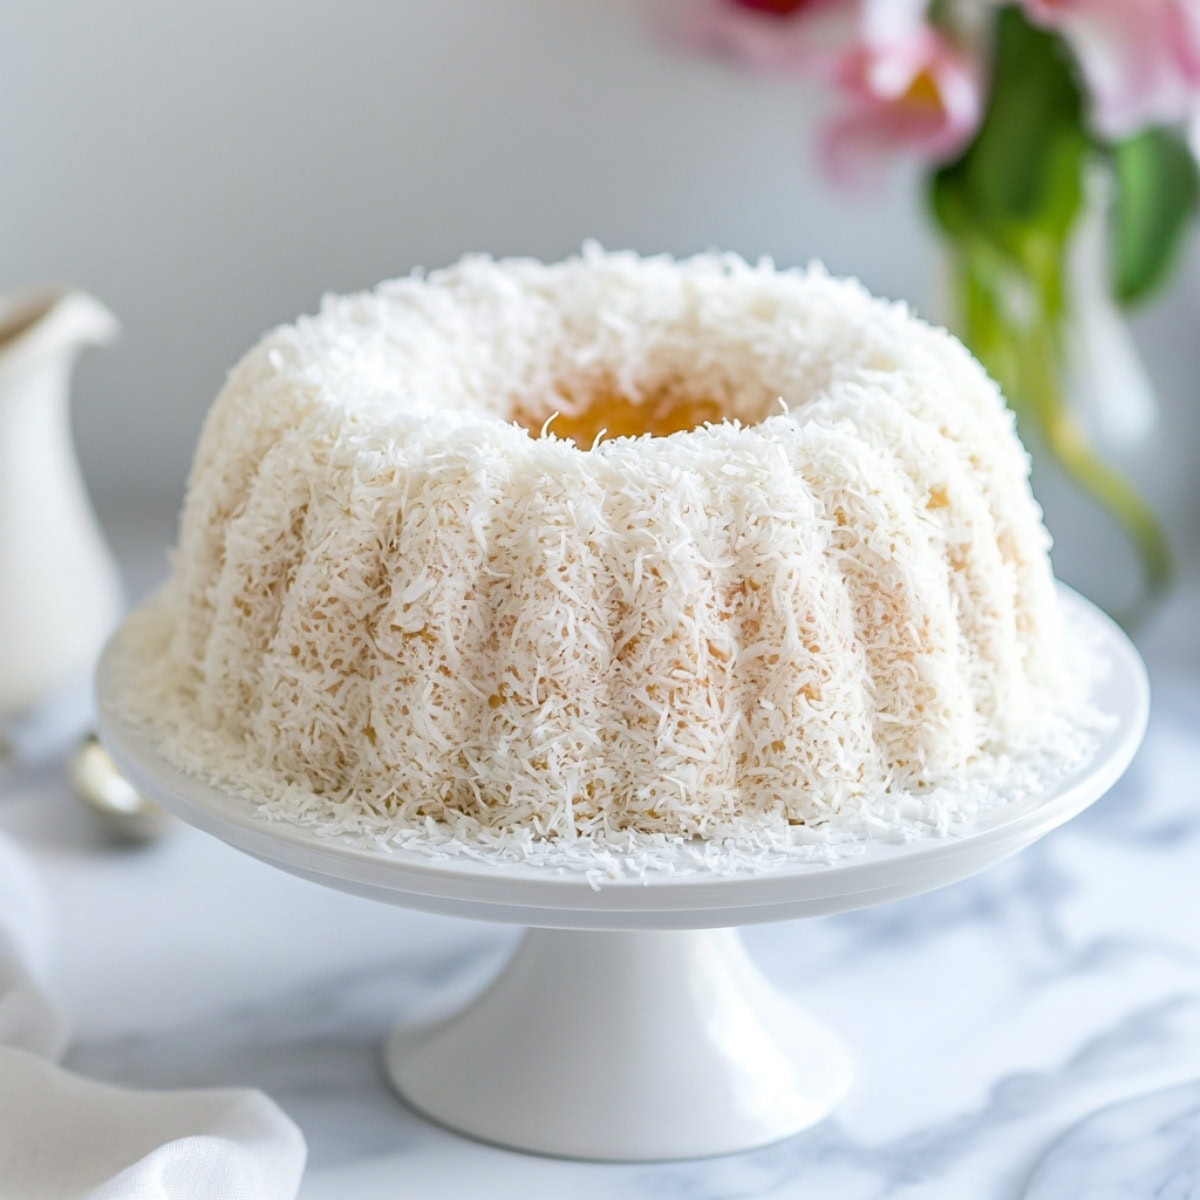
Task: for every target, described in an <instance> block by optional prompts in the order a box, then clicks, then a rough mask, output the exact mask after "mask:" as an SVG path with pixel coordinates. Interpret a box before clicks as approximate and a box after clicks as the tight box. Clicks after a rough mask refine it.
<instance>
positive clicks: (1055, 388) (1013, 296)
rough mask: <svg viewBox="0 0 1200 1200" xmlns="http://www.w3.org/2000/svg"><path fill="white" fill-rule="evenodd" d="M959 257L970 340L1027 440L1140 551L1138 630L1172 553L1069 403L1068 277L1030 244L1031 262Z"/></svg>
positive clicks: (974, 253) (997, 253) (976, 254)
mask: <svg viewBox="0 0 1200 1200" xmlns="http://www.w3.org/2000/svg"><path fill="white" fill-rule="evenodd" d="M950 249H951V252H952V255H953V261H954V268H955V271H954V277H955V286H956V290H957V302H958V303H957V307H958V311H959V313H960V314H961V318H962V322H963V329H962V332H963V336H964V339H965V341H966V342H967V344H968V345H969V346H970V347H971V349H972V350H973V351H974V352H975V354H976V355H977V356H978V357H979V359H980V361H981V362H982V363H983V364H984V366H985V367H986V368H987V369H988V370H989V371H990V372H991V374H992V376H993V377H994V378H995V379H996V381H997V382H998V383H999V384H1000V386H1001V388H1002V390H1003V391H1004V392H1005V394H1006V396H1007V397H1008V400H1009V403H1010V404H1011V405H1012V407H1013V410H1014V411H1015V412H1016V414H1017V419H1018V422H1019V424H1020V425H1021V426H1022V428H1023V429H1024V431H1025V432H1026V435H1027V436H1028V435H1030V434H1032V435H1033V437H1035V438H1036V439H1037V440H1038V441H1039V442H1040V443H1041V444H1042V445H1044V446H1045V448H1046V449H1047V450H1048V451H1049V453H1050V456H1051V457H1052V458H1053V459H1054V460H1055V462H1057V463H1058V465H1059V466H1060V467H1061V468H1062V470H1063V471H1064V472H1065V473H1066V475H1067V476H1068V478H1070V479H1071V480H1072V481H1073V482H1074V483H1075V485H1076V486H1077V487H1079V488H1080V489H1081V490H1082V491H1083V492H1085V493H1086V494H1087V495H1089V496H1091V497H1092V498H1093V499H1094V500H1095V501H1096V502H1097V503H1099V504H1100V505H1101V506H1102V507H1103V508H1104V509H1105V510H1106V511H1107V512H1108V513H1109V514H1110V515H1111V516H1112V518H1113V519H1114V520H1115V521H1116V522H1117V524H1118V525H1119V526H1120V527H1121V529H1122V530H1123V531H1124V532H1125V534H1126V536H1127V537H1128V538H1129V540H1130V543H1131V544H1132V545H1133V547H1134V549H1135V551H1136V552H1137V555H1138V560H1139V563H1140V565H1141V569H1142V575H1143V582H1144V586H1143V588H1142V593H1141V596H1140V597H1139V601H1138V603H1137V604H1135V606H1134V608H1133V610H1132V611H1131V612H1130V613H1128V614H1126V615H1125V622H1126V623H1134V622H1135V621H1136V619H1137V617H1138V616H1140V614H1141V613H1142V612H1143V611H1144V609H1145V607H1146V606H1147V604H1148V603H1149V602H1150V601H1151V600H1153V599H1154V598H1155V597H1157V596H1158V595H1159V594H1160V593H1161V592H1162V591H1163V590H1164V588H1165V587H1166V586H1167V584H1168V583H1169V582H1170V579H1171V575H1172V563H1171V554H1170V550H1169V548H1168V545H1167V540H1166V536H1165V534H1164V532H1163V529H1162V526H1161V524H1160V523H1159V520H1158V517H1157V516H1156V515H1155V513H1154V510H1153V509H1152V508H1151V507H1150V506H1149V505H1148V504H1147V503H1146V502H1145V501H1144V500H1143V499H1142V497H1141V496H1140V495H1139V494H1138V492H1137V490H1136V489H1135V488H1134V487H1133V485H1132V484H1131V483H1130V482H1129V480H1128V479H1127V478H1126V477H1125V476H1124V475H1123V474H1122V473H1121V472H1120V471H1118V470H1117V469H1116V468H1115V467H1112V466H1110V465H1108V464H1107V463H1105V462H1103V461H1102V460H1101V459H1100V458H1099V457H1097V455H1096V454H1095V453H1094V451H1093V450H1092V448H1091V446H1090V445H1089V444H1088V441H1087V438H1086V436H1085V435H1084V432H1083V429H1082V427H1081V426H1080V424H1079V422H1078V421H1077V420H1076V418H1075V416H1074V415H1073V414H1072V412H1071V410H1070V409H1069V407H1068V406H1067V403H1066V401H1065V399H1064V397H1063V391H1062V385H1061V380H1062V374H1063V369H1064V367H1063V361H1062V352H1061V339H1060V336H1059V331H1060V328H1061V323H1062V320H1063V318H1064V305H1063V296H1062V290H1061V286H1060V279H1061V276H1060V275H1059V273H1058V271H1057V270H1056V269H1055V268H1054V266H1053V263H1052V260H1051V258H1049V257H1046V256H1044V255H1043V254H1041V253H1040V248H1039V247H1038V246H1036V245H1034V244H1032V243H1030V242H1028V241H1025V242H1024V243H1023V253H1022V258H1023V259H1024V262H1023V263H1017V262H1015V261H1014V260H1013V259H1012V258H1010V257H1009V256H1008V255H1007V254H1005V253H1004V252H1003V251H1001V250H999V249H998V248H997V247H996V246H994V245H992V244H991V243H989V242H987V241H984V240H981V239H976V238H966V239H958V240H952V241H951V245H950Z"/></svg>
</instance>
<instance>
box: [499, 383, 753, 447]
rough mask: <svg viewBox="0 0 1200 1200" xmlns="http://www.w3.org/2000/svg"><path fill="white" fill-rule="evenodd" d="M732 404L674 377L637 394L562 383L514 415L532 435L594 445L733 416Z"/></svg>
mask: <svg viewBox="0 0 1200 1200" xmlns="http://www.w3.org/2000/svg"><path fill="white" fill-rule="evenodd" d="M730 415H731V414H730V413H729V411H728V407H727V405H725V404H724V403H722V402H721V401H720V400H716V399H714V398H713V397H711V396H706V395H702V394H697V392H696V391H695V390H694V389H691V388H689V387H688V386H687V384H686V382H684V381H677V380H671V381H668V382H666V383H661V384H658V385H656V386H654V387H650V388H647V389H645V390H643V391H638V392H634V393H633V394H632V395H630V394H627V392H626V391H625V390H623V389H621V388H620V387H619V386H618V385H617V384H616V383H614V382H611V381H603V382H600V383H597V384H592V385H585V386H568V385H566V384H559V385H557V386H556V387H555V388H554V389H553V391H552V393H551V395H550V396H549V397H546V398H545V399H543V400H541V401H540V402H539V403H534V404H529V403H527V402H518V403H516V404H515V405H514V407H513V417H512V419H513V420H514V421H515V422H516V423H517V424H518V425H520V426H521V428H523V429H524V430H525V431H526V432H527V433H528V434H529V435H530V436H531V437H535V438H537V437H542V436H543V434H553V435H554V436H555V437H559V438H563V439H565V440H569V441H572V442H574V443H575V445H577V446H579V447H580V449H583V450H590V449H591V447H592V446H593V445H594V444H595V442H596V439H597V438H599V437H601V436H603V437H604V438H618V437H639V436H642V435H644V434H649V435H650V436H651V437H667V436H668V435H669V434H672V433H679V432H680V431H682V430H685V429H695V428H697V427H698V426H700V425H704V424H707V423H710V422H711V423H714V424H715V423H716V422H719V421H725V420H728V419H729V418H730Z"/></svg>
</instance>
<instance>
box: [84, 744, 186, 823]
mask: <svg viewBox="0 0 1200 1200" xmlns="http://www.w3.org/2000/svg"><path fill="white" fill-rule="evenodd" d="M67 777H68V778H69V779H70V781H71V786H72V787H73V788H74V789H75V792H76V794H77V795H78V796H79V798H80V799H81V800H82V801H83V803H84V805H85V806H86V808H87V810H88V812H90V813H91V814H92V816H93V817H95V818H96V820H97V821H98V822H99V824H100V825H102V826H103V827H104V829H105V830H106V831H107V832H108V833H111V834H113V835H115V836H116V837H119V838H122V839H124V840H126V841H131V842H148V841H152V840H153V839H154V838H157V837H159V836H161V835H162V834H164V833H166V831H167V829H169V828H170V825H171V816H170V814H169V813H167V812H165V811H164V810H163V809H161V808H159V806H158V805H157V804H155V803H154V801H153V800H148V799H147V798H146V797H145V796H143V795H142V794H141V792H139V791H138V790H137V788H135V787H134V786H133V784H131V783H130V782H129V780H128V779H126V778H125V776H124V775H122V774H121V772H120V771H118V770H117V766H116V764H115V763H114V762H113V760H112V759H111V758H110V757H109V754H108V751H107V750H105V748H104V747H103V746H102V745H101V744H100V739H99V738H97V737H96V735H95V734H94V733H89V734H88V735H87V736H86V737H84V738H83V739H82V740H81V741H80V743H79V745H78V746H76V747H75V750H74V753H72V755H71V758H70V760H69V762H68V763H67Z"/></svg>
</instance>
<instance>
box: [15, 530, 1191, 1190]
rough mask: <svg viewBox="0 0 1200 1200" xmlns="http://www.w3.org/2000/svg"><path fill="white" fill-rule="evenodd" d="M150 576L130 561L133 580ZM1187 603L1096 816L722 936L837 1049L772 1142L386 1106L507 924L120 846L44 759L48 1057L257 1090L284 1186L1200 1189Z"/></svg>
mask: <svg viewBox="0 0 1200 1200" xmlns="http://www.w3.org/2000/svg"><path fill="white" fill-rule="evenodd" d="M129 553H130V552H129V548H128V547H126V555H127V562H128V561H129V558H128V555H129ZM146 561H148V560H147V558H146V555H145V547H142V548H141V557H140V558H138V559H137V560H136V563H135V572H134V573H135V575H137V572H138V570H140V571H141V572H142V577H143V578H144V577H145V575H146V571H147V568H146V566H145V563H146ZM153 561H158V554H157V551H156V552H155V554H154V556H153ZM137 564H141V565H140V566H137ZM1198 595H1200V592H1198V589H1197V588H1196V587H1192V588H1191V589H1190V590H1189V589H1185V590H1184V591H1182V592H1180V593H1179V594H1178V595H1177V597H1176V598H1175V600H1174V601H1173V603H1172V605H1170V606H1169V607H1168V610H1167V611H1166V612H1165V613H1164V614H1162V615H1161V616H1160V619H1159V621H1158V623H1157V626H1156V627H1155V628H1154V629H1152V630H1151V631H1150V632H1149V634H1148V635H1147V638H1146V639H1145V644H1144V649H1145V651H1146V654H1147V658H1148V660H1149V662H1150V665H1151V675H1152V679H1153V683H1154V687H1155V698H1154V709H1153V714H1152V717H1151V724H1150V729H1149V733H1148V736H1147V741H1146V744H1145V746H1144V747H1143V750H1142V752H1141V753H1140V755H1139V757H1138V758H1137V760H1136V761H1135V763H1134V765H1133V767H1132V768H1131V770H1130V772H1129V774H1128V775H1127V776H1126V778H1125V779H1124V780H1123V781H1122V782H1121V784H1120V785H1119V786H1118V787H1117V788H1116V789H1115V790H1114V791H1113V792H1112V793H1111V794H1110V795H1109V796H1108V797H1106V798H1105V799H1104V800H1102V801H1100V802H1099V803H1098V804H1097V805H1096V806H1095V807H1094V808H1093V809H1091V810H1090V811H1088V812H1087V813H1085V814H1084V815H1083V816H1082V817H1080V818H1079V819H1077V820H1076V821H1074V822H1073V823H1072V824H1071V825H1069V826H1068V827H1067V828H1065V829H1062V830H1060V831H1058V832H1057V833H1054V834H1052V835H1051V836H1050V837H1048V838H1047V839H1045V841H1043V842H1041V843H1039V844H1037V845H1036V846H1034V847H1033V848H1031V849H1030V850H1028V851H1026V852H1025V853H1023V854H1021V855H1020V856H1018V857H1017V858H1015V859H1012V860H1010V861H1008V862H1006V863H1004V864H1003V865H1001V866H999V867H997V868H994V869H993V870H991V871H989V872H987V873H985V874H984V875H981V876H979V877H977V878H976V879H973V880H971V881H969V882H966V883H962V884H958V885H956V886H953V887H950V888H946V889H944V890H943V891H940V892H936V893H933V894H930V895H927V896H922V897H918V898H915V899H911V900H907V901H902V902H898V903H892V904H890V905H886V906H883V907H879V908H875V909H868V910H864V911H860V912H856V913H850V914H846V915H842V916H836V917H828V918H822V919H819V920H811V921H805V922H793V923H785V924H779V925H775V926H769V927H757V928H751V929H748V930H747V931H746V932H745V939H746V942H747V945H748V946H749V949H750V951H751V953H752V955H753V956H754V958H755V959H756V960H757V961H758V963H759V965H760V966H761V967H762V969H763V970H764V972H765V973H766V974H767V975H768V976H769V977H770V978H771V979H772V980H773V981H774V982H775V983H776V984H777V985H778V986H779V987H781V988H783V989H784V990H785V991H787V992H788V993H790V994H792V995H794V996H795V997H796V998H797V999H798V1000H799V1001H800V1002H801V1003H802V1004H803V1005H804V1006H805V1007H806V1008H807V1009H808V1010H809V1011H810V1012H812V1013H813V1014H814V1015H815V1016H817V1017H818V1018H820V1019H822V1020H823V1021H825V1022H826V1023H827V1024H828V1025H830V1026H831V1027H833V1028H834V1029H835V1030H837V1031H838V1032H839V1033H840V1034H841V1035H842V1036H843V1038H844V1039H845V1040H846V1042H847V1043H848V1044H849V1045H850V1046H851V1047H852V1048H853V1051H854V1054H855V1060H856V1062H855V1065H856V1078H855V1083H854V1087H853V1090H852V1092H851V1094H850V1096H849V1097H848V1099H847V1100H846V1101H845V1102H844V1104H843V1105H842V1107H841V1108H840V1109H839V1110H838V1112H837V1113H836V1115H835V1116H834V1117H833V1118H832V1119H830V1120H828V1121H826V1122H825V1123H824V1124H822V1125H820V1126H818V1127H816V1128H814V1129H812V1130H810V1131H809V1132H808V1133H806V1134H803V1135H801V1136H799V1137H797V1138H794V1139H792V1140H790V1141H787V1142H784V1143H781V1144H779V1145H776V1146H773V1147H770V1148H768V1149H764V1150H760V1151H756V1152H753V1153H749V1154H745V1155H740V1156H733V1157H728V1158H721V1159H710V1160H705V1161H698V1162H687V1163H672V1164H663V1165H648V1166H646V1165H638V1166H613V1165H597V1164H588V1163H574V1162H566V1161H557V1160H546V1159H539V1158H535V1157H532V1156H527V1155H522V1154H517V1153H510V1152H506V1151H504V1150H499V1149H494V1148H491V1147H487V1146H483V1145H478V1144H475V1143H473V1142H470V1141H468V1140H466V1139H464V1138H460V1137H458V1136H456V1135H454V1134H452V1133H449V1132H447V1131H445V1130H443V1129H440V1128H437V1127H435V1126H433V1125H431V1124H429V1123H428V1122H426V1121H425V1120H423V1119H422V1118H420V1117H419V1116H417V1115H416V1114H414V1113H413V1112H411V1111H410V1110H409V1109H407V1108H406V1107H405V1106H404V1105H403V1104H402V1103H401V1102H400V1101H399V1100H397V1099H396V1097H395V1096H394V1094H393V1093H392V1092H391V1091H390V1090H389V1088H388V1085H387V1083H386V1082H385V1079H384V1076H383V1072H382V1068H381V1065H380V1043H381V1041H382V1039H383V1037H384V1035H385V1034H386V1033H387V1031H388V1029H389V1027H390V1026H391V1025H392V1024H393V1023H394V1022H395V1020H396V1019H397V1018H398V1017H400V1016H401V1015H403V1014H404V1013H406V1012H410V1011H413V1010H415V1009H416V1008H417V1007H419V1006H421V1005H422V1004H423V1003H424V1002H425V1001H426V1000H427V999H428V998H429V997H430V996H431V995H432V994H433V993H434V992H436V991H438V990H440V989H442V988H443V987H445V986H447V985H453V984H465V983H466V982H467V981H468V980H469V979H471V978H478V979H483V978H484V977H485V976H486V975H487V973H488V972H490V971H493V970H495V968H496V967H497V966H498V965H499V963H500V962H501V961H502V959H503V956H504V955H505V953H506V951H507V950H508V949H509V948H510V947H511V946H512V945H513V943H514V939H515V936H516V933H515V931H514V930H512V929H508V928H504V927H500V926H490V925H483V924H473V923H469V922H464V921H455V920H450V919H445V918H438V917H432V916H425V915H421V914H417V913H411V912H407V911H405V910H402V909H398V908H391V907H388V906H385V905H381V904H375V903H371V902H369V901H365V900H360V899H355V898H353V897H350V896H347V895H342V894H340V893H336V892H333V891H329V890H326V889H324V888H321V887H318V886H316V885H314V884H310V883H306V882H303V881H301V880H299V879H295V878H293V877H291V876H288V875H285V874H283V873H282V872H280V871H277V870H275V869H272V868H270V867H267V866H265V865H262V864H260V863H258V862H257V861H255V860H253V859H251V858H249V857H247V856H245V855H242V854H239V853H237V852H235V851H233V850H230V849H228V848H227V847H225V846H224V845H222V844H220V843H218V842H217V841H215V840H213V839H211V838H209V837H207V836H205V835H203V834H201V833H199V832H196V831H195V830H192V829H189V828H183V827H179V828H176V829H175V830H173V832H172V833H171V835H170V836H169V837H167V838H165V839H164V840H162V841H161V842H159V843H157V844H154V845H152V846H148V847H142V848H133V849H121V848H116V847H114V846H112V845H111V844H109V843H106V842H105V841H104V840H103V838H102V837H101V835H100V834H99V833H98V832H97V831H96V830H95V829H94V828H93V827H92V826H91V824H90V823H89V820H88V818H87V817H86V815H85V814H84V813H83V812H82V810H81V809H80V808H79V807H78V806H77V804H76V803H75V802H74V800H73V799H72V797H71V796H70V794H69V792H68V790H67V787H66V785H65V782H64V780H63V778H62V775H61V770H60V769H59V768H58V767H57V766H56V765H55V764H54V763H50V764H47V765H44V766H42V767H41V768H39V769H37V770H32V771H26V772H24V773H23V774H22V775H21V776H19V777H18V778H17V779H16V781H15V782H12V781H10V782H8V783H5V784H3V785H0V786H3V788H4V792H3V795H2V797H0V828H3V829H4V830H6V831H7V832H9V833H11V834H12V835H13V836H15V837H16V839H17V840H18V841H19V842H20V843H21V844H22V845H23V846H24V847H25V848H26V849H27V850H28V851H29V852H30V853H31V854H32V855H33V856H34V858H35V860H36V862H37V864H38V866H39V867H40V869H41V871H42V873H43V875H44V878H45V880H46V882H47V885H48V887H49V890H50V893H51V896H52V900H53V904H54V909H55V919H56V945H55V948H54V952H55V959H56V962H57V976H56V989H57V994H58V998H59V1000H60V1001H61V1003H62V1004H63V1006H64V1007H65V1008H66V1010H67V1011H68V1013H69V1014H70V1015H71V1018H72V1021H73V1024H74V1031H75V1032H74V1039H73V1042H72V1048H71V1050H70V1051H69V1053H68V1056H67V1059H66V1062H67V1065H68V1066H69V1067H71V1068H72V1069H73V1070H76V1071H78V1072H81V1073H84V1074H87V1075H91V1076H94V1077H96V1078H99V1079H104V1080H110V1081H115V1082H121V1083H127V1084H132V1085H138V1086H162V1087H179V1086H188V1085H228V1084H252V1085H255V1086H258V1087H261V1088H262V1089H264V1090H265V1091H266V1092H268V1093H269V1094H270V1095H271V1096H272V1097H273V1098H274V1099H275V1100H276V1101H278V1103H279V1104H280V1105H281V1106H282V1107H283V1108H284V1109H285V1110H286V1111H287V1112H288V1113H289V1114H290V1115H291V1116H292V1117H293V1118H294V1119H295V1120H296V1121H297V1123H298V1124H299V1125H300V1127H301V1128H302V1130H303V1131H304V1134H305V1136H306V1137H307V1139H308V1144H309V1154H310V1159H309V1168H308V1172H307V1174H306V1177H305V1183H304V1186H303V1189H302V1191H301V1196H302V1197H303V1200H345V1198H347V1197H354V1198H355V1200H375V1198H376V1197H378V1198H380V1200H382V1198H384V1197H388V1198H389V1200H391V1198H392V1197H395V1196H397V1195H403V1196H405V1197H406V1198H408V1200H423V1198H425V1197H429V1198H431V1200H432V1198H433V1197H438V1198H441V1197H448V1196H449V1197H489V1198H496V1200H505V1198H508V1197H513V1198H516V1197H520V1198H521V1200H528V1198H529V1197H537V1196H541V1195H545V1196H555V1197H557V1196H562V1195H567V1194H569V1195H570V1196H571V1197H572V1198H573V1200H591V1198H593V1197H595V1198H597V1200H598V1198H600V1197H606V1198H608V1197H614V1196H622V1197H625V1196H628V1197H635V1198H636V1197H643V1196H644V1197H664V1196H670V1197H677V1198H678V1200H710V1198H711V1200H718V1198H729V1200H732V1198H733V1197H737V1198H739V1200H742V1198H748V1197H763V1198H768V1197H788V1198H792V1197H795V1198H803V1197H820V1198H822V1200H830V1198H834V1197H836V1198H837V1200H882V1198H884V1197H887V1198H893V1197H895V1198H900V1197H903V1198H904V1200H917V1198H921V1200H934V1198H937V1200H1015V1198H1016V1197H1019V1196H1022V1195H1025V1194H1028V1195H1030V1196H1033V1197H1036V1200H1057V1198H1060V1197H1061V1198H1062V1200H1078V1198H1079V1197H1081V1196H1087V1197H1088V1200H1104V1198H1106V1197H1147V1196H1151V1195H1160V1196H1171V1197H1179V1198H1181V1200H1182V1198H1183V1197H1188V1196H1200V1085H1197V1081H1200V918H1198V916H1197V914H1200V796H1198V794H1197V793H1198V791H1200V782H1198V781H1200V635H1198V634H1197V633H1196V632H1195V631H1193V629H1192V624H1193V616H1194V614H1195V612H1196V611H1197V607H1198V606H1197V603H1196V601H1197V597H1198ZM1189 1085H1191V1086H1189ZM1167 1088H1172V1089H1174V1090H1173V1091H1170V1092H1164V1091H1163V1090H1162V1089H1167ZM1148 1093H1154V1095H1152V1096H1150V1098H1148V1099H1145V1100H1143V1101H1141V1102H1139V1103H1135V1104H1132V1105H1126V1106H1125V1107H1123V1108H1119V1109H1114V1110H1113V1111H1111V1112H1108V1113H1102V1112H1101V1111H1100V1110H1102V1109H1105V1108H1106V1107H1107V1106H1111V1105H1115V1104H1122V1103H1123V1102H1126V1101H1129V1100H1131V1099H1134V1098H1137V1097H1144V1096H1146V1095H1147V1094H1148ZM1085 1118H1091V1120H1090V1121H1087V1122H1085V1123H1084V1124H1083V1125H1080V1124H1079V1123H1080V1122H1081V1121H1083V1120H1084V1119H1085ZM1048 1153H1050V1158H1049V1159H1047V1158H1046V1156H1047V1154H1048ZM1043 1160H1045V1161H1043Z"/></svg>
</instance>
